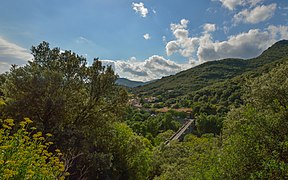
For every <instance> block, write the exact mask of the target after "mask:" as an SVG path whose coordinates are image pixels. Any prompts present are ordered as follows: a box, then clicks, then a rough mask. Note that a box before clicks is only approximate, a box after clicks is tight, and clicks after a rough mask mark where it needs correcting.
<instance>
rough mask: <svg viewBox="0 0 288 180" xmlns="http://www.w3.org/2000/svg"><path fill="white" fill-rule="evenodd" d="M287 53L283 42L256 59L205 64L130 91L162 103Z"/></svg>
mask: <svg viewBox="0 0 288 180" xmlns="http://www.w3.org/2000/svg"><path fill="white" fill-rule="evenodd" d="M287 50H288V41H287V40H286V41H285V40H283V41H280V42H277V43H275V44H274V45H273V46H271V47H270V48H269V49H267V50H266V51H264V52H263V53H262V54H261V55H260V56H258V57H256V58H252V59H248V60H244V59H224V60H219V61H209V62H206V63H203V64H201V65H199V66H196V67H194V68H191V69H188V70H186V71H182V72H180V73H178V74H176V75H172V76H168V77H163V78H162V79H160V80H157V81H155V82H152V83H150V84H147V85H144V86H141V87H136V88H134V89H133V90H132V91H133V92H134V94H140V96H142V95H149V96H157V95H162V97H163V98H164V100H163V101H166V100H168V99H171V98H175V97H180V96H183V95H187V94H189V93H191V92H195V91H198V90H201V89H202V88H205V87H207V86H211V85H213V84H215V83H219V82H223V81H225V80H229V79H232V78H234V77H236V76H239V75H241V74H243V73H247V72H253V71H255V70H256V69H258V68H260V67H262V66H265V65H268V64H271V63H275V62H276V61H278V62H279V60H280V59H281V58H283V57H288V54H287Z"/></svg>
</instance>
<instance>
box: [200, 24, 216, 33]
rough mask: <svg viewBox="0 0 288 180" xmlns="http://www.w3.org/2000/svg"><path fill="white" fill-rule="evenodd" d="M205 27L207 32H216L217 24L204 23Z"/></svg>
mask: <svg viewBox="0 0 288 180" xmlns="http://www.w3.org/2000/svg"><path fill="white" fill-rule="evenodd" d="M203 29H204V31H205V32H214V31H215V30H216V25H215V24H210V23H207V24H204V26H203Z"/></svg>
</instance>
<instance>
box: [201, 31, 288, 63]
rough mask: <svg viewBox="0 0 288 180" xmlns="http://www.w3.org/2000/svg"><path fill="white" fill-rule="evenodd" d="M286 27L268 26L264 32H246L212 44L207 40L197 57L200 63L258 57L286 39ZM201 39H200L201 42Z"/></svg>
mask: <svg viewBox="0 0 288 180" xmlns="http://www.w3.org/2000/svg"><path fill="white" fill-rule="evenodd" d="M287 34H288V26H269V27H268V28H266V29H265V30H260V29H251V30H249V31H248V32H245V33H240V34H238V35H235V36H230V37H229V38H228V40H226V41H221V42H213V41H212V39H211V38H208V40H207V41H206V44H204V45H202V44H201V43H200V46H199V48H198V51H197V55H198V58H199V60H200V61H209V60H215V59H224V58H244V59H247V58H252V57H256V56H258V55H260V54H261V53H262V52H263V51H264V50H266V49H267V48H268V47H269V46H271V45H272V44H273V43H275V42H276V41H279V40H281V39H286V38H288V35H287ZM202 39H203V37H201V38H200V41H202Z"/></svg>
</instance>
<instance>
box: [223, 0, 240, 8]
mask: <svg viewBox="0 0 288 180" xmlns="http://www.w3.org/2000/svg"><path fill="white" fill-rule="evenodd" d="M220 2H221V3H222V6H224V7H226V8H228V9H229V10H234V9H235V7H236V6H239V5H242V4H243V0H220Z"/></svg>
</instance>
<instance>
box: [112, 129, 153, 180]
mask: <svg viewBox="0 0 288 180" xmlns="http://www.w3.org/2000/svg"><path fill="white" fill-rule="evenodd" d="M114 131H115V133H114V137H113V140H112V141H113V142H114V143H113V144H114V147H113V149H114V153H113V154H114V159H113V162H115V164H116V166H115V169H116V170H117V171H116V173H117V175H116V177H115V179H147V177H148V176H149V173H150V170H151V161H152V160H151V158H152V157H151V156H152V145H151V143H150V142H149V140H148V139H146V138H144V137H142V136H138V135H136V134H135V133H134V132H133V131H132V129H130V128H129V127H128V126H127V125H126V124H124V123H115V126H114Z"/></svg>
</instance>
